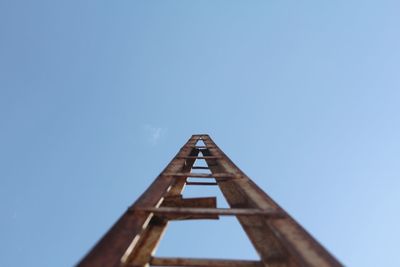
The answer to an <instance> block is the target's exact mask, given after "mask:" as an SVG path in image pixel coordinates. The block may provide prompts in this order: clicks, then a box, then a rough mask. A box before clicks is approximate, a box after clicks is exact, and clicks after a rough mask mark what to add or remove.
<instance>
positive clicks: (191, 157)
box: [177, 156, 221, 159]
mask: <svg viewBox="0 0 400 267" xmlns="http://www.w3.org/2000/svg"><path fill="white" fill-rule="evenodd" d="M177 158H178V159H220V158H221V157H217V156H204V157H197V156H187V157H177Z"/></svg>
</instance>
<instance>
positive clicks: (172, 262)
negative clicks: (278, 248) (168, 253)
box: [150, 257, 264, 267]
mask: <svg viewBox="0 0 400 267" xmlns="http://www.w3.org/2000/svg"><path fill="white" fill-rule="evenodd" d="M150 264H151V265H153V266H188V267H193V266H204V267H239V266H240V267H260V266H264V265H263V264H262V262H260V261H251V260H222V259H221V260H219V259H218V260H217V259H195V258H163V257H152V258H151V260H150Z"/></svg>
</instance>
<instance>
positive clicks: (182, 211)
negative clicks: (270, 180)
mask: <svg viewBox="0 0 400 267" xmlns="http://www.w3.org/2000/svg"><path fill="white" fill-rule="evenodd" d="M132 211H144V212H153V213H155V214H159V215H162V214H165V215H171V214H174V215H221V216H230V215H233V216H267V217H282V216H284V213H283V212H281V211H277V210H273V209H270V210H261V209H225V208H214V209H213V208H178V207H159V208H154V207H149V208H140V207H137V208H134V209H133V210H132Z"/></svg>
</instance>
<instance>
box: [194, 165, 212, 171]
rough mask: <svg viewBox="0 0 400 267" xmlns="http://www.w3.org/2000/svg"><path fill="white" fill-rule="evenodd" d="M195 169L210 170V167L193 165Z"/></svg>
mask: <svg viewBox="0 0 400 267" xmlns="http://www.w3.org/2000/svg"><path fill="white" fill-rule="evenodd" d="M192 169H193V170H209V169H210V168H209V167H203V166H193V167H192Z"/></svg>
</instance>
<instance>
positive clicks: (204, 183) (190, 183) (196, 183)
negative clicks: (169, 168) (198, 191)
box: [186, 182, 218, 185]
mask: <svg viewBox="0 0 400 267" xmlns="http://www.w3.org/2000/svg"><path fill="white" fill-rule="evenodd" d="M186 185H218V184H217V183H208V182H186Z"/></svg>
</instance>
